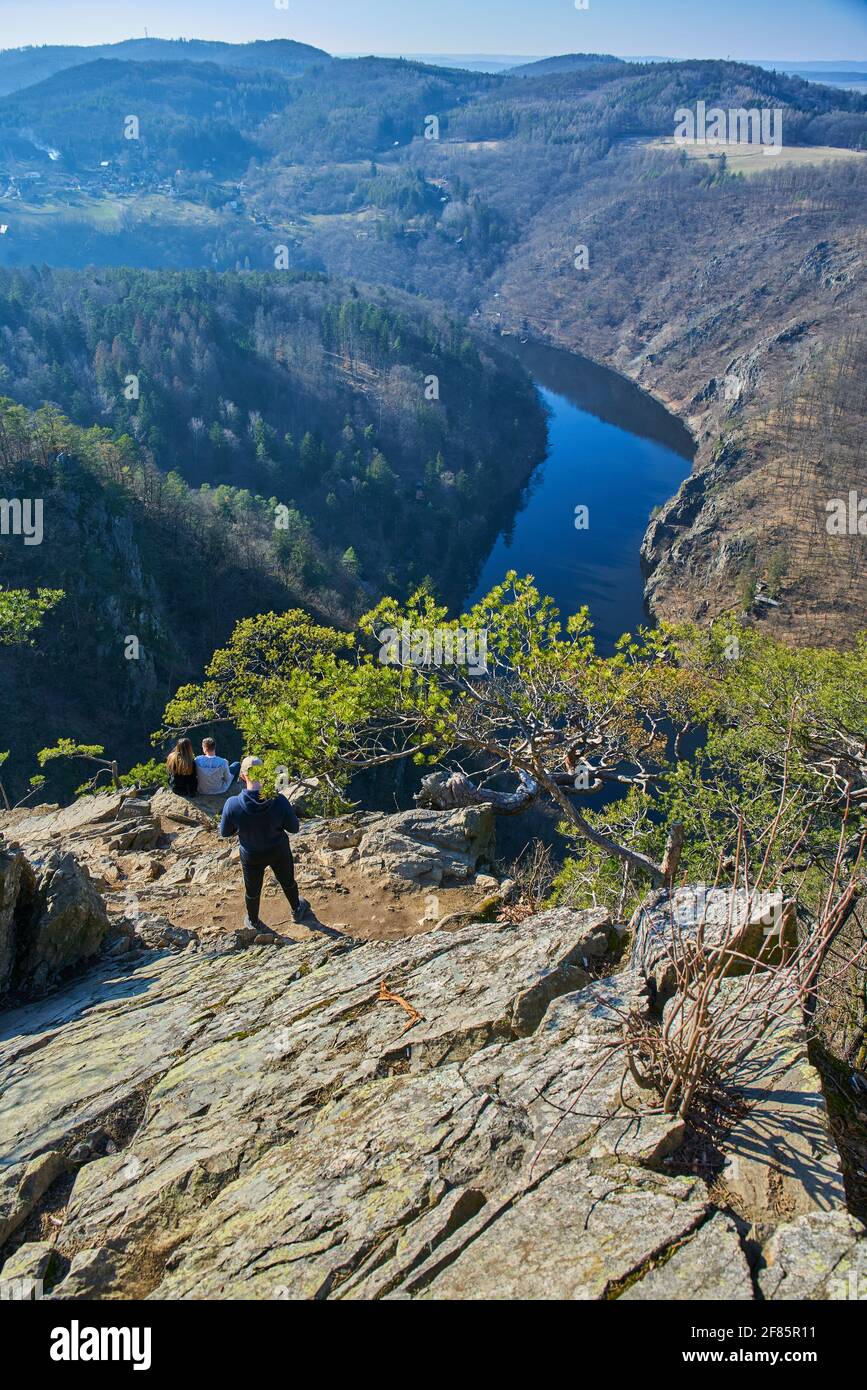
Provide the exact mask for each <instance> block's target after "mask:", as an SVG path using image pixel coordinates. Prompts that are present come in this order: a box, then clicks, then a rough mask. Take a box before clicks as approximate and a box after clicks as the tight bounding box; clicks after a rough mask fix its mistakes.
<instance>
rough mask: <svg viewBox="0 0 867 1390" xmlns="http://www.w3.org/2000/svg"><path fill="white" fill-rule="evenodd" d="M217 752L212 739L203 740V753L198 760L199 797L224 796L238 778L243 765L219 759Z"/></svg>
mask: <svg viewBox="0 0 867 1390" xmlns="http://www.w3.org/2000/svg"><path fill="white" fill-rule="evenodd" d="M216 752H217V745H216V743H215V742H214V740H213V739H212V738H205V739H202V751H201V753H200V754H199V756H198V757H197V758H196V776H197V778H198V783H199V796H222V795H223V794H224V792H227V791H228V790H229V788H230V787H231V785H232V783H233V782H234V781H235V778H236V777H237V776H238V770H239V768H240V766H241V764H240V763H239V762H237V763H228V762H227V761H226V759H225V758H218V757H217V756H216Z"/></svg>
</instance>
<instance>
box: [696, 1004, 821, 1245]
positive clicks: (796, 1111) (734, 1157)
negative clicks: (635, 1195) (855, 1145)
mask: <svg viewBox="0 0 867 1390" xmlns="http://www.w3.org/2000/svg"><path fill="white" fill-rule="evenodd" d="M726 990H727V992H728V993H729V994H730V996H731V998H732V999H734V1000H736V999H737V998H738V995H739V993H740V985H739V982H738V981H737V980H732V981H730V982H727V983H726ZM731 1081H732V1084H733V1085H734V1086H736V1087H737V1089H738V1092H739V1093H740V1097H741V1099H742V1101H743V1103H744V1104H745V1105H746V1106H747V1107H748V1113H747V1114H746V1115H745V1116H744V1118H743V1119H741V1120H740V1121H739V1122H738V1123H737V1124H736V1125H735V1126H734V1128H733V1129H732V1130H731V1131H730V1132H729V1134H728V1135H727V1136H726V1140H725V1155H726V1163H725V1167H724V1169H723V1172H722V1183H723V1185H724V1187H725V1189H726V1191H727V1192H728V1194H729V1196H730V1198H731V1199H732V1200H733V1203H734V1206H735V1208H736V1209H737V1210H738V1211H741V1212H742V1213H743V1214H744V1216H745V1217H746V1218H747V1219H748V1220H749V1221H751V1222H753V1223H755V1224H756V1225H757V1227H758V1228H759V1234H761V1233H762V1232H763V1231H767V1229H768V1228H769V1227H770V1226H772V1225H776V1224H777V1223H778V1222H780V1221H790V1220H791V1219H792V1218H793V1217H795V1216H800V1215H801V1214H803V1213H807V1212H812V1211H835V1210H836V1211H844V1210H845V1208H846V1189H845V1185H844V1182H843V1171H842V1165H841V1162H840V1155H839V1153H838V1151H837V1148H836V1145H835V1144H834V1141H833V1138H832V1136H831V1132H830V1129H829V1126H828V1113H827V1108H826V1105H825V1097H824V1094H823V1092H822V1084H821V1078H820V1077H819V1073H818V1072H817V1071H816V1069H815V1067H814V1066H813V1065H812V1064H811V1062H810V1059H809V1056H808V1053H807V1040H806V1035H805V1033H804V1029H803V1027H802V1026H801V1023H800V1019H799V1013H798V1010H797V1007H796V1006H795V1005H794V1004H793V1006H792V1008H791V1010H790V1011H789V1013H788V1014H787V1015H784V1016H783V1017H781V1018H780V1019H778V1020H776V1021H775V1022H773V1023H772V1024H771V1026H770V1027H769V1029H768V1031H767V1032H766V1033H765V1035H764V1036H763V1037H762V1039H761V1040H760V1042H759V1043H757V1044H756V1046H755V1047H754V1048H753V1049H752V1051H751V1052H750V1054H749V1055H748V1056H747V1057H746V1058H745V1059H744V1060H743V1061H742V1062H741V1063H740V1064H739V1066H738V1067H737V1069H736V1070H735V1072H734V1073H733V1075H732V1078H731Z"/></svg>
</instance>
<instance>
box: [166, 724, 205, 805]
mask: <svg viewBox="0 0 867 1390" xmlns="http://www.w3.org/2000/svg"><path fill="white" fill-rule="evenodd" d="M166 767H167V768H168V773H169V786H170V787H171V789H172V791H173V792H177V794H178V796H196V794H197V793H198V790H199V777H198V769H197V768H196V755H195V753H194V752H193V745H192V744H191V743H190V740H189V739H188V738H179V739H178V741H177V743H176V744H175V746H174V748H173V749H172V751H171V753H170V754H169V756H168V757H167V758H166Z"/></svg>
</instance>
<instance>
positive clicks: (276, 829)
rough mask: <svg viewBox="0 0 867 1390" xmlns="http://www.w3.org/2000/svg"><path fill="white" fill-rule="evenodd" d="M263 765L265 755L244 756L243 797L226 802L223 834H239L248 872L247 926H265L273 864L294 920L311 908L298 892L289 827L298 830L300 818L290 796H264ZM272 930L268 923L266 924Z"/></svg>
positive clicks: (294, 830) (300, 919) (245, 898)
mask: <svg viewBox="0 0 867 1390" xmlns="http://www.w3.org/2000/svg"><path fill="white" fill-rule="evenodd" d="M261 766H262V759H261V758H253V757H250V758H245V759H244V761H243V762H242V763H241V773H240V776H241V781H242V782H243V783H244V787H245V790H244V791H242V792H241V794H240V796H230V797H229V799H228V801H227V802H226V804H225V805H224V807H223V815H222V818H221V820H220V834H221V835H222V836H223V838H224V839H230V838H231V837H232V836H233V835H237V836H238V840H239V842H240V846H241V868H242V869H243V871H244V902H245V905H246V908H247V917H246V920H245V922H244V925H245V927H252V928H253V929H254V930H255V931H262V930H263V927H264V924H263V923H262V922H260V921H259V902H260V899H261V897H262V881H263V879H264V877H265V870H266V869H268V868H270V869H272V870H273V872H274V877H275V878H276V879H277V882H278V883H279V884H280V887H281V888H282V889H283V892H284V893H285V894H286V897H287V898H288V899H289V906H290V907H291V908H292V920H293V922H301V921H303V920H304V917H305V916H306V915H307V913H308V912H309V911H310V904H309V903H308V902H307V900H306V898H302V897H300V896H299V893H298V884H297V883H296V882H295V866H294V864H293V862H292V851H291V849H290V848H289V840H288V839H287V836H286V832H287V831H288V832H289V834H290V835H294V834H296V833H297V831H298V817H297V816H296V814H295V811H294V808H293V806H292V803H291V802H290V801H288V800H287V798H286V797H285V796H273V797H269V798H268V800H267V801H262V800H260V797H259V792H260V790H261V786H262V784H261V782H259V781H257V780H256V774H255V771H253V769H255V768H257V767H261ZM264 930H265V931H267V930H268V928H267V927H264Z"/></svg>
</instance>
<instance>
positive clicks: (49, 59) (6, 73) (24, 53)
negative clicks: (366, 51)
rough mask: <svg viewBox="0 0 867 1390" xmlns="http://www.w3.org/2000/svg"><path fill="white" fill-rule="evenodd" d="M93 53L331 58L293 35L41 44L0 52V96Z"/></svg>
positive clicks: (250, 64)
mask: <svg viewBox="0 0 867 1390" xmlns="http://www.w3.org/2000/svg"><path fill="white" fill-rule="evenodd" d="M96 58H114V59H120V60H123V61H127V62H138V63H144V62H159V63H178V62H183V63H219V64H220V66H221V67H229V68H259V69H263V70H270V71H274V72H283V73H287V72H289V73H295V72H301V71H303V69H304V68H306V67H308V66H309V65H310V64H311V63H315V62H330V61H331V57H330V54H328V53H326V52H325V50H324V49H322V48H313V47H312V46H311V45H310V44H306V43H296V42H295V41H294V39H269V40H266V39H257V40H256V41H255V42H253V43H219V42H216V41H214V42H211V41H210V40H207V39H124V40H123V42H122V43H103V44H89V45H83V46H81V47H78V46H75V45H72V44H45V45H43V46H41V47H38V48H7V49H4V50H2V51H0V96H3V95H6V94H7V93H9V92H17V91H20V90H21V88H22V87H30V86H32V85H33V84H34V83H35V82H42V81H44V80H45V78H46V77H53V75H54V74H55V73H56V72H62V71H63V70H64V69H65V68H73V67H80V66H81V65H83V64H85V63H92V62H93V61H94V59H96Z"/></svg>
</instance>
